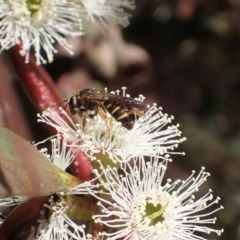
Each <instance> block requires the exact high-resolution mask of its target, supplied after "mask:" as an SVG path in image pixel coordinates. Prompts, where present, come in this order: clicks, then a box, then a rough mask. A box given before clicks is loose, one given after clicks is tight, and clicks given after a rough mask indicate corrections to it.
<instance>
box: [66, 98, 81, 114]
mask: <svg viewBox="0 0 240 240" xmlns="http://www.w3.org/2000/svg"><path fill="white" fill-rule="evenodd" d="M68 105H69V110H70V112H71V114H76V113H77V111H78V110H79V109H80V107H81V102H80V100H79V98H78V97H77V95H73V96H72V97H71V98H70V99H69V102H68Z"/></svg>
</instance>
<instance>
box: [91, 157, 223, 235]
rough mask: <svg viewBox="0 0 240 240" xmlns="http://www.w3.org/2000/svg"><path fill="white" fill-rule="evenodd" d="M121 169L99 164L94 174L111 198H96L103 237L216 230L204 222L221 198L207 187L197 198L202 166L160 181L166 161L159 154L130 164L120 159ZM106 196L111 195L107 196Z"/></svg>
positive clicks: (212, 220) (209, 220)
mask: <svg viewBox="0 0 240 240" xmlns="http://www.w3.org/2000/svg"><path fill="white" fill-rule="evenodd" d="M122 167H123V168H122V171H123V173H124V176H123V175H119V174H118V171H117V170H116V169H113V168H110V167H109V168H107V169H104V168H102V169H101V170H102V172H101V173H98V171H97V170H95V174H96V176H97V178H98V180H99V181H100V183H101V184H102V186H103V187H104V188H105V190H106V191H107V193H108V194H109V196H111V198H110V199H112V201H108V200H105V199H102V198H100V197H98V196H96V197H98V198H99V199H100V202H99V206H100V208H101V209H102V212H101V214H99V215H95V216H94V218H95V221H96V222H97V223H100V224H103V225H105V226H106V227H107V228H108V229H111V231H110V232H102V235H103V236H106V238H107V239H111V240H113V239H128V240H188V239H189V240H200V239H201V240H203V239H206V238H204V237H200V236H198V234H199V233H207V234H209V233H211V232H214V233H217V234H218V235H220V234H221V232H222V230H214V229H212V228H210V227H207V226H206V225H209V224H214V223H215V220H216V218H213V217H210V215H212V214H213V213H215V212H216V211H218V210H219V209H221V208H222V207H220V208H217V209H215V210H208V211H207V209H208V208H209V207H211V206H212V205H213V204H216V203H218V201H219V198H216V199H215V200H213V196H212V194H211V191H209V192H208V193H206V194H205V195H204V196H202V197H200V198H197V199H195V197H194V195H193V194H195V192H197V191H198V188H199V187H200V185H202V184H203V183H204V182H205V181H206V179H207V177H208V176H209V174H208V173H206V172H204V168H202V170H201V171H200V173H199V174H198V175H197V176H196V177H195V178H194V172H193V173H192V174H191V176H190V177H189V178H188V179H187V180H185V181H180V180H177V181H175V182H173V183H171V181H170V180H168V181H167V182H166V183H165V184H164V183H163V177H164V174H165V171H166V166H165V165H163V164H159V163H158V160H157V159H154V160H151V161H150V162H147V163H144V162H143V161H140V163H139V164H137V163H136V162H135V164H134V166H131V165H130V164H122ZM108 199H109V198H108Z"/></svg>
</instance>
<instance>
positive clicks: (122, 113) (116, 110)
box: [104, 101, 137, 130]
mask: <svg viewBox="0 0 240 240" xmlns="http://www.w3.org/2000/svg"><path fill="white" fill-rule="evenodd" d="M104 107H105V108H106V109H107V111H108V112H109V113H110V114H111V115H112V116H113V117H114V118H115V119H116V120H117V121H118V122H121V123H122V125H123V126H124V127H125V128H127V129H128V130H131V129H132V128H133V125H134V122H135V120H136V118H137V116H136V115H135V114H134V112H133V111H129V109H127V108H125V107H123V106H119V105H118V104H116V103H114V102H111V101H105V102H104Z"/></svg>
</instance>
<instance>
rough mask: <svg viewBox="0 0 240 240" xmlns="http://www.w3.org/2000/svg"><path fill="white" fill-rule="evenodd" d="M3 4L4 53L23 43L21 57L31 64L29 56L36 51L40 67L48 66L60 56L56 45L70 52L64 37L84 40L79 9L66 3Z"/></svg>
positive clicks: (6, 0)
mask: <svg viewBox="0 0 240 240" xmlns="http://www.w3.org/2000/svg"><path fill="white" fill-rule="evenodd" d="M37 2H38V1H33V0H27V1H26V0H2V1H1V3H0V19H1V21H0V45H1V50H2V51H3V50H5V49H9V48H11V47H13V46H14V45H16V44H19V43H21V45H22V50H21V52H20V53H21V55H23V56H25V60H26V62H28V61H29V52H30V49H31V48H33V50H34V51H35V56H36V61H37V64H40V63H46V60H45V58H44V57H43V56H42V55H41V52H40V51H41V49H43V50H44V52H45V54H46V58H47V61H48V62H51V61H52V60H53V55H54V54H55V53H56V52H57V50H56V49H55V47H54V43H55V42H58V43H59V44H60V45H62V47H64V48H65V49H67V50H68V51H69V53H71V54H73V53H72V52H71V46H70V45H69V44H68V43H67V41H66V39H65V38H64V37H63V35H64V36H73V37H76V36H81V35H82V24H81V19H80V15H79V14H80V7H78V6H77V5H76V4H74V3H72V2H68V1H67V0H42V1H39V3H37Z"/></svg>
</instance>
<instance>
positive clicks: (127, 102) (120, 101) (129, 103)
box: [88, 93, 147, 111]
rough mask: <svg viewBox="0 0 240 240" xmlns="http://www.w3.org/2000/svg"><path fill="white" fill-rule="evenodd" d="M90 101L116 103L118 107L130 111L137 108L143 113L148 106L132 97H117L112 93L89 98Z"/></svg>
mask: <svg viewBox="0 0 240 240" xmlns="http://www.w3.org/2000/svg"><path fill="white" fill-rule="evenodd" d="M88 99H89V100H95V101H100V102H105V101H110V102H114V103H115V104H116V105H118V106H122V107H126V108H128V109H132V108H137V109H139V110H141V111H145V110H146V108H147V105H146V104H144V103H143V102H141V101H138V100H136V99H133V98H130V97H124V96H121V95H115V94H111V93H100V94H95V95H92V96H88Z"/></svg>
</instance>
